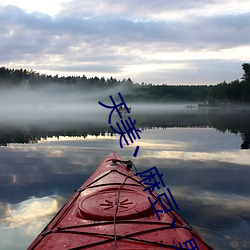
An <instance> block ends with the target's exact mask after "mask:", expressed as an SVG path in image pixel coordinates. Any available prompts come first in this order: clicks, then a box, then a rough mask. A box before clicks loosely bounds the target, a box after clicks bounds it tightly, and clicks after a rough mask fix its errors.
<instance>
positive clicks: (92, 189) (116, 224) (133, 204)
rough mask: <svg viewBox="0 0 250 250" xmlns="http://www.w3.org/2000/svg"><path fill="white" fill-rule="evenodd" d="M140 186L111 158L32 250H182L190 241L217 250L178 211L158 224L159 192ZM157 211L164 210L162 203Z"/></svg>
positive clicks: (117, 158) (119, 160) (125, 166)
mask: <svg viewBox="0 0 250 250" xmlns="http://www.w3.org/2000/svg"><path fill="white" fill-rule="evenodd" d="M140 181H141V179H140V178H139V177H138V176H137V175H135V173H134V172H133V171H132V170H131V168H130V166H128V164H127V163H126V162H124V161H123V159H122V158H121V157H120V156H118V155H117V154H116V153H110V154H109V155H108V156H107V157H106V159H105V160H104V161H103V162H102V163H101V164H100V165H99V167H98V168H97V169H96V171H95V172H94V173H93V174H92V175H91V177H90V178H89V179H88V180H87V181H86V182H85V183H84V184H83V185H82V186H81V187H80V188H79V189H78V190H77V191H76V192H75V193H74V195H73V196H72V197H71V199H70V200H69V201H68V202H67V203H66V204H65V205H64V206H63V208H62V209H61V210H60V211H59V212H58V213H57V215H56V216H55V217H54V218H53V219H52V221H51V222H50V223H49V224H48V225H47V226H46V227H45V228H44V230H43V231H42V232H41V233H40V234H39V235H38V236H37V238H36V239H35V240H34V242H33V243H32V244H31V245H30V247H29V248H28V249H29V250H31V249H100V248H103V249H130V250H131V249H150V250H151V249H174V248H173V245H174V246H176V249H181V248H180V246H179V242H180V243H183V242H187V241H188V240H190V239H191V238H194V239H195V242H196V244H197V246H198V247H199V249H200V250H207V249H213V248H212V247H210V246H209V245H208V244H207V243H206V242H205V241H204V240H203V239H202V238H201V236H200V235H199V234H198V233H197V232H196V231H195V230H194V229H193V228H192V227H191V226H190V225H189V224H188V223H187V222H186V221H185V220H184V219H183V218H182V217H181V216H180V215H179V214H178V213H176V212H175V211H174V210H172V211H169V212H168V213H159V216H160V220H159V218H158V217H157V215H156V213H155V211H154V209H153V207H152V205H151V204H150V202H149V199H148V197H150V198H151V199H152V200H153V201H156V199H157V198H156V196H157V193H155V192H152V194H150V192H149V191H150V190H147V191H144V190H145V186H144V185H143V184H141V183H140ZM164 206H165V208H167V209H170V206H169V205H168V204H167V203H166V202H164ZM155 208H156V209H162V207H161V205H160V203H159V202H158V203H156V205H155ZM175 218H176V222H175V225H174V227H173V228H171V225H172V222H173V220H174V219H175ZM184 249H185V248H184Z"/></svg>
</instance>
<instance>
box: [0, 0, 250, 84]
mask: <svg viewBox="0 0 250 250" xmlns="http://www.w3.org/2000/svg"><path fill="white" fill-rule="evenodd" d="M21 2H22V3H20V2H19V3H18V2H17V1H15V0H9V1H8V0H6V1H5V0H0V65H1V66H5V67H10V68H27V69H34V70H36V71H38V72H41V73H47V74H53V75H54V74H57V73H58V74H59V75H83V74H85V75H87V76H88V77H90V76H99V77H101V76H105V77H110V76H113V77H116V78H118V79H121V80H122V79H123V78H128V77H130V78H132V80H133V81H134V82H139V83H140V82H142V81H144V82H152V83H156V84H157V83H159V84H162V83H165V84H215V83H218V82H221V81H223V80H227V81H230V80H234V79H237V78H240V77H241V76H242V69H241V64H242V63H244V62H249V61H250V26H249V23H250V2H249V0H242V1H241V2H240V4H239V2H238V1H235V0H227V1H226V0H219V1H207V0H205V1H197V0H190V1H186V0H178V1H166V0H154V1H151V0H145V1H139V0H127V1H126V2H125V1H120V2H117V1H115V0H102V1H100V0H98V1H97V0H85V1H80V0H74V1H60V0H57V1H56V2H54V5H53V6H52V7H53V10H52V9H50V8H49V1H43V3H36V5H35V4H34V1H28V0H25V1H21ZM29 2H30V5H28V3H29ZM46 5H47V6H48V9H46Z"/></svg>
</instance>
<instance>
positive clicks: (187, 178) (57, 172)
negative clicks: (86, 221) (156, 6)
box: [0, 109, 250, 250]
mask: <svg viewBox="0 0 250 250" xmlns="http://www.w3.org/2000/svg"><path fill="white" fill-rule="evenodd" d="M88 115H89V119H88V122H86V121H83V120H81V119H80V118H79V117H78V118H79V119H74V120H73V119H72V120H71V119H69V118H68V119H62V120H60V121H58V120H57V121H52V120H50V119H48V120H46V119H45V120H44V119H43V121H37V120H32V121H30V122H29V123H27V122H25V121H24V120H18V122H13V120H1V121H0V142H1V145H2V146H1V147H0V159H1V160H0V244H1V247H0V248H1V249H25V248H27V247H28V246H29V244H30V243H31V242H32V241H33V240H34V238H35V237H36V236H37V234H38V233H40V231H41V230H42V229H43V227H44V226H45V225H46V224H47V223H48V222H49V221H50V220H51V218H52V217H53V216H54V215H55V213H56V212H57V211H58V210H59V209H60V207H61V206H62V205H63V204H64V202H66V201H67V200H68V199H69V197H70V196H71V195H72V194H73V192H74V190H75V189H77V188H78V187H79V186H80V185H81V184H82V183H83V182H84V181H85V180H86V179H87V178H88V177H89V176H90V175H91V174H92V173H93V171H94V170H95V169H96V167H97V166H98V165H99V163H100V162H101V161H102V160H103V159H104V158H105V157H106V156H107V154H109V153H110V152H111V151H116V152H117V153H118V154H120V156H122V157H123V158H124V159H131V160H132V161H133V162H134V163H135V165H136V167H137V169H138V171H139V172H140V171H141V170H146V169H148V168H150V167H153V166H157V168H158V170H159V171H160V172H161V173H163V179H164V183H165V184H166V186H167V187H169V188H170V189H171V192H172V194H173V195H174V197H175V199H176V201H177V204H178V206H179V208H180V210H179V213H180V214H181V215H182V216H183V217H184V218H185V219H186V220H187V221H188V222H189V223H190V224H191V225H192V226H194V228H196V229H197V231H198V232H199V233H200V234H201V235H202V236H203V237H204V238H205V239H206V240H207V241H208V242H209V243H210V244H211V245H212V246H214V248H215V249H229V250H230V249H250V196H249V194H250V185H249V182H250V150H249V149H244V150H243V149H241V147H243V148H247V147H248V146H247V145H249V144H248V143H249V129H250V121H249V118H248V117H249V112H248V111H243V112H241V111H237V112H231V111H227V110H226V111H225V110H223V111H209V112H208V111H198V110H191V111H188V112H186V111H185V110H184V111H183V110H182V111H180V110H174V111H173V110H168V111H165V110H164V111H163V109H162V110H159V109H158V113H157V112H155V111H150V110H149V111H147V112H146V111H144V112H136V110H135V112H134V116H135V117H136V121H137V123H136V124H137V127H140V128H141V129H142V133H141V134H140V135H141V140H137V141H135V143H134V144H131V145H129V146H124V148H123V149H121V148H120V146H119V137H118V136H117V135H114V134H111V130H110V129H109V127H108V121H107V114H105V115H100V114H91V113H90V114H88ZM136 145H139V146H140V150H139V153H138V156H137V157H136V158H134V157H133V153H134V150H135V146H136ZM159 192H161V191H159Z"/></svg>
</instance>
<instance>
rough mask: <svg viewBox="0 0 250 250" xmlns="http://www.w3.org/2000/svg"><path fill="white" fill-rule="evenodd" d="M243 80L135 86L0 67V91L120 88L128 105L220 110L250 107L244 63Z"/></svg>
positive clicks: (249, 69)
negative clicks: (185, 104)
mask: <svg viewBox="0 0 250 250" xmlns="http://www.w3.org/2000/svg"><path fill="white" fill-rule="evenodd" d="M242 69H243V76H242V78H241V79H240V80H239V79H236V80H233V81H231V82H226V81H224V82H221V83H218V84H216V85H188V86H187V85H168V84H162V85H154V84H152V83H144V82H142V83H140V84H139V83H134V82H133V81H132V80H131V79H130V78H128V79H123V80H122V81H121V80H117V79H115V78H113V77H112V76H111V77H110V78H107V79H105V78H104V77H101V78H99V77H90V78H87V77H86V76H85V75H82V76H67V77H65V76H62V77H59V76H58V75H55V76H51V75H47V74H40V73H38V72H36V71H34V70H26V69H9V68H5V67H0V88H14V87H21V88H24V89H25V88H27V89H36V88H39V87H43V86H48V85H51V84H59V85H60V84H63V85H67V86H72V88H73V87H75V88H79V90H80V91H83V92H87V91H90V90H96V89H98V91H100V90H104V89H111V88H114V87H118V88H119V87H121V88H123V89H126V90H127V91H126V92H125V94H123V97H124V98H126V100H128V101H134V102H136V101H145V100H146V101H148V102H151V101H152V102H161V103H165V102H177V101H183V102H199V103H200V106H220V105H233V104H250V64H249V63H243V64H242Z"/></svg>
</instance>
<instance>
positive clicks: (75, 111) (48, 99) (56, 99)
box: [0, 84, 189, 123]
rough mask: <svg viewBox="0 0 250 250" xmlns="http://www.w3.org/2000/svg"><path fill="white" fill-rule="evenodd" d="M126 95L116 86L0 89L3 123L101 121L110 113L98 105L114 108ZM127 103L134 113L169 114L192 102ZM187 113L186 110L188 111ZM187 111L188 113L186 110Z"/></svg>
mask: <svg viewBox="0 0 250 250" xmlns="http://www.w3.org/2000/svg"><path fill="white" fill-rule="evenodd" d="M119 92H120V93H121V95H123V94H127V95H129V93H128V90H127V89H126V88H123V87H116V88H114V89H112V90H105V91H103V90H102V91H101V92H100V91H98V90H90V91H88V90H83V89H78V88H74V87H73V88H72V87H71V86H66V85H56V84H53V85H51V86H46V87H39V88H35V89H30V88H25V87H23V88H11V89H1V90H0V121H1V122H7V121H11V122H14V123H15V121H16V122H17V123H18V122H27V123H36V122H44V121H48V122H56V121H62V120H64V121H65V122H66V121H70V120H71V121H74V120H76V121H84V120H86V121H91V122H100V120H102V119H103V118H101V119H100V116H105V115H108V114H109V112H110V111H111V110H110V109H106V108H104V107H102V106H101V105H99V104H98V102H99V101H101V102H103V103H104V104H107V105H112V102H111V100H110V98H109V96H110V95H112V96H113V98H114V99H115V101H116V103H117V104H118V103H121V100H120V99H119V96H118V93H119ZM125 102H126V104H127V106H128V107H132V111H133V112H142V113H143V112H150V111H152V110H154V112H163V111H164V112H166V111H169V112H170V111H171V112H172V111H174V112H178V111H179V110H182V111H183V110H185V107H186V105H189V103H179V104H177V103H175V104H155V103H147V101H146V100H145V103H138V102H127V101H126V99H125ZM186 110H187V109H186ZM187 112H188V110H187Z"/></svg>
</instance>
